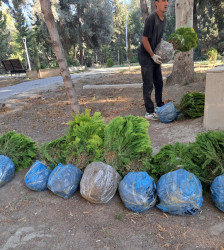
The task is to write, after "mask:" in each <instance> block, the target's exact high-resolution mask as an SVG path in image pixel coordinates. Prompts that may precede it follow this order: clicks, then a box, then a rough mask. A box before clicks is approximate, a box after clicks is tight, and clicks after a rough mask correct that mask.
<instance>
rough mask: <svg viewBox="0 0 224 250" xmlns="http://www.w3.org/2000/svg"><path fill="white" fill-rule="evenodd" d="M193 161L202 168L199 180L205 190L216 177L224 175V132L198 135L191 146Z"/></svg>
mask: <svg viewBox="0 0 224 250" xmlns="http://www.w3.org/2000/svg"><path fill="white" fill-rule="evenodd" d="M189 151H190V154H191V159H192V161H193V163H194V164H195V165H197V166H198V167H200V173H199V176H198V178H199V179H200V180H201V181H202V183H203V184H204V186H205V188H206V186H207V187H208V186H209V185H210V184H211V183H212V181H213V180H214V178H215V177H216V176H219V175H221V174H223V173H224V131H209V132H205V133H201V134H197V136H196V140H195V142H194V143H190V144H189Z"/></svg>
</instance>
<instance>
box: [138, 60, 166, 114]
mask: <svg viewBox="0 0 224 250" xmlns="http://www.w3.org/2000/svg"><path fill="white" fill-rule="evenodd" d="M141 72H142V80H143V98H144V102H145V109H146V112H147V113H153V112H154V104H153V102H152V99H151V94H152V90H153V84H154V87H155V99H156V105H157V106H158V107H161V106H163V105H164V102H163V101H162V92H163V78H162V73H161V65H160V64H156V63H154V62H152V63H150V65H146V66H141Z"/></svg>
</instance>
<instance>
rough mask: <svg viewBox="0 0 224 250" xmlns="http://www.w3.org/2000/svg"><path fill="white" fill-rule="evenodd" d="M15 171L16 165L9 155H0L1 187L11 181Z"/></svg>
mask: <svg viewBox="0 0 224 250" xmlns="http://www.w3.org/2000/svg"><path fill="white" fill-rule="evenodd" d="M14 173H15V165H14V163H13V162H12V161H11V160H10V159H9V157H7V156H4V155H0V187H2V186H4V185H5V184H6V183H7V182H9V181H10V180H11V179H12V178H13V177H14Z"/></svg>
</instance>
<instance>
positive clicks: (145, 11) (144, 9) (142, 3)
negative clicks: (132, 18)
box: [140, 0, 149, 22]
mask: <svg viewBox="0 0 224 250" xmlns="http://www.w3.org/2000/svg"><path fill="white" fill-rule="evenodd" d="M140 6H141V11H142V16H143V20H144V22H145V20H146V18H147V16H148V14H149V12H148V6H147V2H146V0H140Z"/></svg>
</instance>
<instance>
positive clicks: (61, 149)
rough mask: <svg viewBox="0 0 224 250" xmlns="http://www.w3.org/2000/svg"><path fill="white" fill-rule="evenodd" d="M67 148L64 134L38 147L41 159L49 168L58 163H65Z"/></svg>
mask: <svg viewBox="0 0 224 250" xmlns="http://www.w3.org/2000/svg"><path fill="white" fill-rule="evenodd" d="M67 148H68V143H67V140H66V136H62V137H60V138H57V139H56V140H53V141H50V142H46V143H44V144H43V145H42V146H41V148H40V156H41V160H42V161H45V162H46V164H48V165H50V167H51V168H54V167H56V166H57V165H58V164H59V163H62V164H66V151H67Z"/></svg>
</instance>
